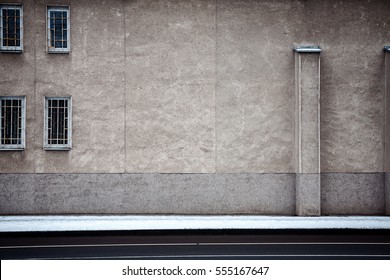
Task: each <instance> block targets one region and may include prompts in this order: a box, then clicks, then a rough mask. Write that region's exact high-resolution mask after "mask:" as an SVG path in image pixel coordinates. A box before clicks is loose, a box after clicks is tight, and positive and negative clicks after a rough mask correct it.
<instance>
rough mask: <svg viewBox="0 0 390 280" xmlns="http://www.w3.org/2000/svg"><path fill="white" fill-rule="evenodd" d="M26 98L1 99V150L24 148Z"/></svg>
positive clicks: (3, 97)
mask: <svg viewBox="0 0 390 280" xmlns="http://www.w3.org/2000/svg"><path fill="white" fill-rule="evenodd" d="M24 100H25V98H24V97H5V96H2V97H0V116H1V121H0V149H22V148H24V130H25V123H24V122H25V116H24V114H25V104H24V102H25V101H24Z"/></svg>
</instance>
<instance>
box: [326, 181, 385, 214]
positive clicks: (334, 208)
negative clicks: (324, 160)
mask: <svg viewBox="0 0 390 280" xmlns="http://www.w3.org/2000/svg"><path fill="white" fill-rule="evenodd" d="M384 180H385V176H384V174H383V173H349V174H348V173H347V174H346V173H324V174H321V212H322V214H323V215H383V214H384V213H385V209H384V205H385V199H384V197H385V193H384V185H385V182H384ZM387 189H389V183H388V181H387Z"/></svg>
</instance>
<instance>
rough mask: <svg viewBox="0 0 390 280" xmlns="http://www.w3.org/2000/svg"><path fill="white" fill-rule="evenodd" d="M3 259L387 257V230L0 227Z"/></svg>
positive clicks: (389, 241) (389, 250)
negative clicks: (48, 229)
mask: <svg viewBox="0 0 390 280" xmlns="http://www.w3.org/2000/svg"><path fill="white" fill-rule="evenodd" d="M0 258H1V259H390V231H389V230H287V231H286V230H257V231H256V230H244V231H243V230H233V231H232V230H230V231H226V230H224V231H215V230H214V231H204V230H203V231H185V230H182V231H123V232H111V231H104V232H95V231H94V232H57V233H43V232H41V233H39V232H38V233H0Z"/></svg>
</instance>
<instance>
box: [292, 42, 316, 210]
mask: <svg viewBox="0 0 390 280" xmlns="http://www.w3.org/2000/svg"><path fill="white" fill-rule="evenodd" d="M294 50H295V100H296V101H295V102H296V103H295V104H296V106H295V114H296V119H295V129H296V131H295V135H296V148H295V150H296V153H295V154H296V173H297V177H296V214H297V215H305V216H318V215H321V178H320V172H321V168H320V55H319V54H320V50H321V49H320V48H319V47H318V46H305V47H298V48H295V49H294ZM310 50H312V51H310Z"/></svg>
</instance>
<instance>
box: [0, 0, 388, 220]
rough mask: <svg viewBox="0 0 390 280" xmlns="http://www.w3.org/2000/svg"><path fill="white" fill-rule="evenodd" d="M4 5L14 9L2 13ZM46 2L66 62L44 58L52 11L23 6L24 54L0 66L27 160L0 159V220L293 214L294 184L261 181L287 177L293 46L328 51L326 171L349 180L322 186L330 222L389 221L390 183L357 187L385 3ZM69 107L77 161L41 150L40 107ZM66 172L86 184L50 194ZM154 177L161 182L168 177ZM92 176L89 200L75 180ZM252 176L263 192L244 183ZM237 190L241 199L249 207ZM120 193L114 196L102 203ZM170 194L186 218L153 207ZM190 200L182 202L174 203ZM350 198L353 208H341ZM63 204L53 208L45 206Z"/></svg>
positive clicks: (371, 121) (371, 134) (376, 126)
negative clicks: (361, 217) (48, 103)
mask: <svg viewBox="0 0 390 280" xmlns="http://www.w3.org/2000/svg"><path fill="white" fill-rule="evenodd" d="M12 2H18V1H14V0H0V3H12ZM55 2H56V3H55V4H67V5H70V9H71V10H70V11H71V53H70V54H48V53H47V52H46V47H45V42H46V4H53V2H52V1H46V0H35V1H33V0H25V1H23V2H22V3H23V9H24V28H25V29H24V52H23V53H22V54H5V53H1V54H0V88H1V93H0V94H1V95H25V96H26V97H27V126H26V127H27V129H26V132H27V135H26V138H27V141H26V149H25V150H24V151H15V152H12V151H7V152H5V151H0V173H3V174H1V175H2V177H1V179H0V184H2V186H3V187H2V190H1V202H2V203H1V207H2V208H1V211H2V213H8V214H9V213H28V212H29V211H31V212H32V213H46V212H52V213H60V212H61V213H62V212H64V213H73V212H74V213H76V212H81V213H89V212H93V213H106V212H107V213H114V212H118V213H125V212H128V213H152V212H153V213H176V212H177V213H257V214H259V213H260V214H261V213H262V214H286V215H287V214H292V213H294V211H295V205H294V207H293V201H294V199H295V189H293V187H292V186H293V185H291V184H290V181H289V180H290V179H288V180H287V181H283V180H284V179H281V180H282V181H278V180H279V179H278V180H276V181H275V182H274V183H272V184H265V183H262V182H264V181H263V178H266V177H267V176H271V175H269V174H274V175H275V176H277V175H279V176H281V177H283V176H285V177H283V178H290V177H291V176H295V175H293V174H292V173H293V172H295V154H294V153H295V136H294V131H295V128H294V125H295V124H294V116H295V112H294V110H295V109H294V106H295V94H294V89H295V85H294V75H295V72H294V53H293V51H292V47H293V46H298V45H320V46H321V48H322V50H323V52H322V53H321V69H320V71H321V74H320V84H321V121H320V125H321V172H326V173H332V174H333V173H343V174H341V175H340V176H344V175H345V176H347V177H348V176H349V174H352V175H351V176H352V177H353V178H354V179H353V180H349V182H350V184H349V185H348V186H345V185H344V183H343V182H344V181H343V180H344V179H343V180H340V179H337V178H336V177H337V176H336V175H335V176H336V177H327V175H325V177H324V178H325V183H321V188H322V189H321V196H322V199H321V201H322V206H321V209H322V211H323V213H324V214H353V213H360V214H378V213H383V212H384V208H383V207H384V205H383V203H384V202H383V201H382V200H381V198H380V196H381V195H384V193H383V189H384V181H383V180H382V181H380V180H379V179H378V180H377V179H375V180H374V179H373V180H374V181H373V183H372V184H366V183H365V182H366V179H361V180H362V181H360V179H359V178H360V177H359V176H357V177H356V176H355V177H354V175H353V174H362V175H361V176H362V177H364V178H365V175H367V176H368V177H370V176H371V175H370V174H371V173H374V174H381V172H383V168H384V160H383V159H384V129H383V128H384V110H385V109H384V106H383V102H384V54H383V51H382V48H383V46H384V45H390V41H389V40H390V2H389V1H387V0H372V1H368V0H356V1H347V0H343V1H333V0H324V1H314V0H311V1H303V0H302V1H298V0H296V1H295V0H294V1H290V0H275V1H266V0H245V1H244V0H243V1H238V0H237V1H234V0H183V1H176V0H155V1H152V0H144V1H126V0H112V1H103V0H101V1H100V0H97V1H95V0H94V1H92V0H85V1H77V0H65V1H64V0H59V1H55ZM69 95H71V96H72V98H73V148H72V150H70V151H45V150H43V149H42V146H43V114H44V96H69ZM6 173H23V174H21V175H20V176H21V177H20V178H19V179H16V178H14V179H12V180H13V181H12V180H11V181H9V180H10V179H9V178H8V177H7V179H6V177H3V176H11V177H12V176H13V175H12V174H6ZM29 173H32V174H30V175H31V176H33V177H28V174H29ZM34 173H39V174H41V175H42V176H43V177H42V178H49V179H48V180H49V181H48V185H47V186H46V187H43V186H42V187H41V185H40V183H39V182H38V181H39V180H38V179H37V178H41V177H39V176H38V174H37V175H33V174H34ZM51 173H52V174H53V176H54V177H50V176H49V174H51ZM74 173H79V174H80V176H84V175H85V176H87V177H83V180H81V181H77V180H76V179H75V180H73V179H69V180H70V181H68V179H66V180H65V181H64V182H72V183H70V186H71V187H70V190H71V191H70V192H69V193H68V192H67V191H68V189H67V188H64V189H63V190H61V191H59V189H61V188H63V187H65V185H63V184H64V183H61V184H62V185H61V184H59V185H58V184H57V183H52V182H57V180H59V181H61V178H62V177H61V176H62V174H68V175H69V176H76V175H72V174H74ZM91 173H96V176H98V177H96V178H95V177H93V174H91ZM108 173H112V175H113V176H114V177H115V176H117V177H115V178H119V179H115V178H114V177H112V178H111V177H110V178H111V179H112V180H114V181H113V182H116V180H119V181H121V180H123V183H121V186H122V187H121V188H119V189H115V188H114V185H115V184H114V183H113V182H109V181H110V180H111V179H110V180H108V179H107V178H109V177H107V178H106V179H102V178H105V177H104V176H108V175H109V174H108ZM135 173H137V174H135ZM159 173H161V174H163V173H169V174H166V175H167V177H164V179H162V177H159V176H162V175H161V174H160V175H156V174H159ZM173 173H174V174H173ZM181 173H187V174H198V175H196V176H195V178H196V179H193V178H192V177H191V178H192V179H191V180H195V181H193V183H191V187H185V186H187V185H186V183H185V182H186V181H185V180H184V181H182V180H181V179H180V180H176V179H177V178H178V176H179V177H180V174H181ZM233 173H241V174H237V177H236V179H234V180H238V181H237V182H239V183H226V184H225V183H220V180H222V179H220V177H219V176H221V178H222V177H223V178H225V175H226V174H233ZM364 173H368V174H364ZM140 174H143V175H144V176H146V177H145V178H149V177H148V176H149V175H150V176H151V178H155V181H153V180H152V181H153V182H154V184H156V185H155V186H154V187H153V186H152V184H149V183H148V187H147V188H146V190H145V193H143V194H142V193H141V192H140V193H138V191H140V188H139V187H138V186H139V185H138V184H133V183H125V182H128V180H130V181H129V182H134V180H136V179H134V178H136V177H137V176H139V175H140ZM248 174H249V175H248ZM184 175H185V174H183V176H184ZM260 175H264V176H265V177H261V176H260ZM26 176H27V177H26ZM46 176H49V177H46ZM64 176H65V175H64ZM88 176H92V177H91V178H93V179H91V180H92V181H93V180H95V181H94V183H93V185H94V186H97V187H96V188H97V189H96V192H97V194H96V193H95V192H94V191H93V188H92V187H91V186H92V185H85V184H84V183H82V182H84V179H85V180H87V181H89V180H90V179H88V178H89V177H88ZM99 176H103V177H99ZM121 176H122V177H121ZM123 176H125V177H123ZM126 176H129V177H126ZM134 176H135V177H134ZM189 176H190V175H189ZM202 176H204V177H202ZM226 176H227V177H228V178H233V177H231V176H233V175H226ZM245 176H249V177H251V176H252V177H251V178H252V179H248V180H254V181H256V182H257V183H255V185H256V186H257V187H253V184H252V183H241V182H246V181H245V180H246V179H245V180H244V179H242V178H244V177H245ZM257 176H260V177H261V178H260V177H257ZM272 176H273V175H272ZM378 176H382V175H378ZM11 177H10V178H11ZM76 177H77V176H76ZM76 177H75V178H76ZM352 177H351V178H352ZM12 178H13V177H12ZM50 178H51V179H50ZM72 178H73V177H72ZM156 178H157V179H156ZM166 178H169V179H166ZM180 178H184V177H180ZM205 178H206V179H205ZM210 178H212V179H210ZM253 178H255V179H253ZM294 178H295V177H294ZM348 178H350V177H348ZM370 178H371V177H370ZM375 178H376V177H375ZM30 179H31V180H33V182H35V183H34V184H32V185H31V186H29V184H28V183H27V182H28V180H30ZM2 180H8V181H2ZM37 180H38V181H37ZM100 180H102V182H100ZM142 180H149V179H142ZM160 180H168V181H169V180H172V182H171V183H167V184H165V183H158V182H160ZM204 180H206V181H207V180H209V181H208V183H204V182H205V181H204ZM210 180H211V181H210ZM223 180H225V179H223ZM232 180H233V179H232ZM241 180H243V181H241ZM264 180H265V179H264ZM294 180H295V179H294ZM294 180H293V181H294ZM346 180H347V179H346ZM356 180H357V181H356ZM152 181H150V182H152ZM321 181H322V177H321ZM347 181H348V180H347ZM10 182H11V183H12V182H14V185H12V184H11V185H10ZM77 182H79V185H77V184H78V183H77ZM99 182H100V183H99ZM104 182H105V183H104ZM179 182H181V183H179ZM276 182H279V183H280V184H277V183H276ZM53 184H54V186H58V189H57V190H56V189H52V188H51V187H50V186H53ZM113 184H114V185H113ZM60 185H61V187H59V186H60ZM141 185H142V184H141ZM198 185H200V186H204V189H203V190H207V191H208V192H210V191H211V193H214V195H212V196H210V197H207V196H206V195H205V194H202V193H201V192H200V190H202V188H201V189H196V186H198ZM265 185H266V186H267V187H264V186H265ZM166 186H170V187H172V191H170V192H165V191H166V188H167V187H166ZM232 186H236V187H237V188H238V186H240V187H241V188H242V190H241V192H242V193H243V194H245V197H246V200H242V199H240V198H239V197H238V193H236V192H235V191H230V190H232V188H233V187H232ZM258 186H260V187H258ZM354 186H356V187H354ZM113 188H114V189H115V191H114V192H112V194H117V195H118V196H119V197H118V198H116V200H113V201H111V202H110V201H109V200H107V203H103V204H102V205H99V204H97V203H98V202H97V201H96V199H97V198H102V197H103V198H104V197H105V194H106V193H107V192H108V193H110V192H111V191H110V190H112V189H113ZM148 190H149V191H148ZM162 190H163V191H162ZM8 191H9V194H7V193H8ZM52 191H54V193H51V192H52ZM154 191H156V192H157V194H156V196H152V197H149V196H147V195H146V194H150V193H153V192H154ZM161 191H162V192H161ZM182 191H183V192H184V193H182V194H181V192H182ZM274 191H276V192H277V193H279V194H283V195H281V196H280V197H278V196H274V194H275V192H274ZM45 192H47V193H46V194H45ZM57 192H58V196H55V194H57ZM121 192H126V195H125V196H124V197H126V200H129V198H132V197H134V195H135V194H136V195H135V197H137V196H138V197H139V199H140V200H139V202H138V204H137V203H136V204H133V203H129V204H126V202H125V201H118V199H119V200H120V199H121V196H120V194H121ZM177 192H178V193H177ZM365 192H368V193H370V194H372V195H370V196H369V197H370V200H369V201H368V200H367V201H366V200H364V199H363V201H362V200H361V199H360V198H357V197H360V194H362V193H365ZM168 193H169V195H170V196H173V200H174V201H177V203H176V205H179V206H180V207H178V208H175V209H174V208H172V207H171V206H167V207H165V206H164V203H163V204H162V205H161V204H160V206H161V208H153V207H154V206H153V205H154V204H153V203H161V202H162V201H164V199H165V198H164V194H168ZM267 193H268V194H267ZM29 194H31V196H30V195H29ZM247 194H250V195H249V196H248V195H247ZM348 194H349V195H348ZM45 195H46V196H45ZM51 196H54V198H51ZM108 197H109V196H108ZM190 197H192V199H194V201H189V200H188V201H187V202H186V203H188V205H187V204H185V203H184V202H181V203H179V202H178V201H181V200H182V199H189V198H190ZM344 198H345V199H344ZM347 198H348V199H349V202H350V204H348V203H347V205H345V206H341V205H340V203H344V202H345V201H344V200H348V199H347ZM62 199H64V201H63V200H62ZM83 199H84V200H85V201H86V202H88V203H89V204H85V205H84V204H83V203H82V200H83ZM105 199H108V198H105ZM225 200H226V201H225ZM236 200H237V201H236ZM59 201H62V204H61V203H60V204H59V205H60V206H61V207H59V208H58V209H61V210H58V209H55V208H53V205H55V204H58V202H59ZM150 201H151V202H153V203H149V202H150ZM218 201H222V203H218ZM235 201H236V202H235ZM16 202H18V203H16ZM114 202H115V203H116V202H118V204H115V203H114ZM360 202H362V203H363V204H361V205H360V204H359V203H360ZM50 203H54V204H50ZM110 203H111V204H110ZM147 203H149V204H147ZM280 203H283V205H279V204H280ZM381 203H382V204H381ZM114 204H115V205H116V206H114ZM6 205H8V206H7V207H6ZM50 205H51V206H50ZM107 205H111V206H110V207H111V208H110V207H108V206H107ZM142 205H149V207H150V208H149V209H146V208H144V206H142ZM115 209H116V210H115ZM120 209H123V211H122V210H120ZM175 211H176V212H175ZM207 211H208V212H207Z"/></svg>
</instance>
